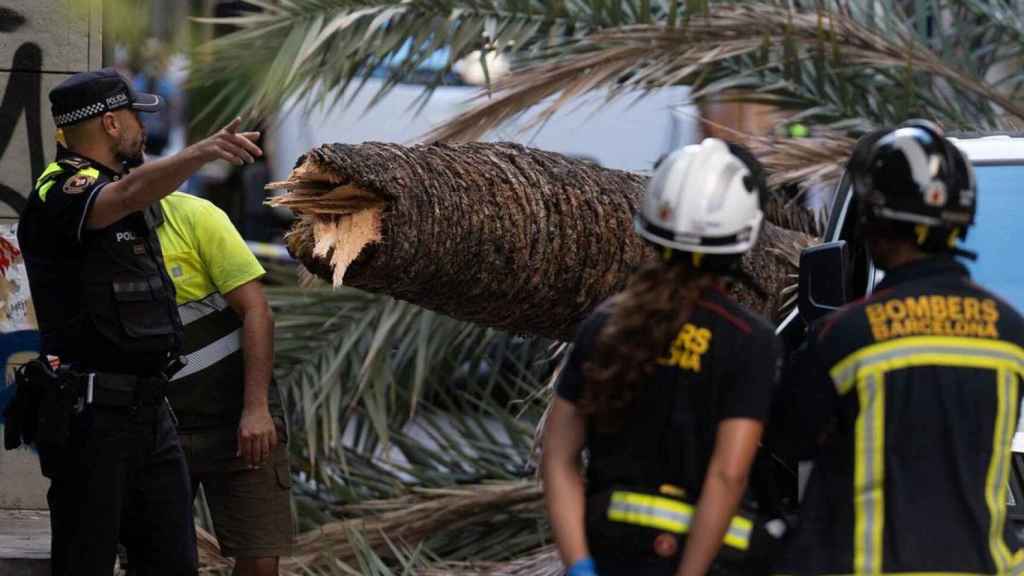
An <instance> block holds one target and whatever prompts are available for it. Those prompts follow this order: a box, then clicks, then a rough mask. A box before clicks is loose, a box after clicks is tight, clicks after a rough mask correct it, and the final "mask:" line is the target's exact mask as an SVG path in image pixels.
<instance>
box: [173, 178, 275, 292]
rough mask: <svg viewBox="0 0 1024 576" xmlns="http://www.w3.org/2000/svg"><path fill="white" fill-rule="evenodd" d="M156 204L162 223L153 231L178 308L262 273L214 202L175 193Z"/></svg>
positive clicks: (239, 284)
mask: <svg viewBox="0 0 1024 576" xmlns="http://www.w3.org/2000/svg"><path fill="white" fill-rule="evenodd" d="M160 207H161V208H163V213H164V223H163V224H162V225H161V226H159V227H158V228H157V235H158V237H159V238H160V247H161V249H163V253H164V263H165V264H166V266H167V274H168V275H169V276H170V277H171V280H172V281H173V282H174V287H175V289H176V290H177V300H178V305H179V306H180V305H182V304H185V303H188V302H195V301H198V300H203V299H204V298H206V297H208V296H210V295H211V294H214V293H220V294H227V293H228V292H231V291H232V290H234V289H235V288H238V287H239V286H241V285H242V284H245V283H246V282H250V281H252V280H256V279H258V278H260V277H262V276H263V275H264V274H265V273H266V271H265V270H264V269H263V266H261V265H260V263H259V261H258V260H256V256H254V255H253V253H252V251H251V250H249V247H248V246H247V245H246V243H245V240H243V239H242V236H241V235H240V234H239V233H238V230H236V229H235V226H234V224H232V223H231V220H230V219H229V218H228V216H227V214H225V213H224V211H223V210H221V209H220V208H217V207H216V206H215V205H214V204H213V203H212V202H210V201H208V200H204V199H202V198H198V197H196V196H192V195H190V194H185V193H184V192H174V193H172V194H171V195H170V196H166V197H165V198H164V199H163V200H161V201H160Z"/></svg>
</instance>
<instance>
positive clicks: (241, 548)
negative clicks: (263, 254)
mask: <svg viewBox="0 0 1024 576" xmlns="http://www.w3.org/2000/svg"><path fill="white" fill-rule="evenodd" d="M160 207H161V211H162V212H163V215H164V222H163V224H161V225H160V227H159V228H157V235H158V237H159V239H160V246H161V248H162V249H163V254H164V262H165V263H166V268H167V271H168V273H169V274H170V276H171V279H172V281H173V282H174V285H175V289H176V294H177V303H178V310H179V312H180V315H181V319H182V323H183V325H184V336H185V338H184V350H183V353H184V354H185V355H186V356H187V358H188V362H187V364H186V365H185V367H184V368H183V369H182V370H180V371H179V372H178V373H177V374H175V375H174V376H173V377H172V378H171V382H170V384H169V388H168V399H169V400H170V402H171V405H172V407H173V408H174V412H175V414H176V415H177V418H178V432H179V436H180V439H181V446H182V449H183V450H184V452H185V459H186V461H187V462H188V465H189V475H190V477H191V480H192V488H193V493H195V492H196V491H197V489H198V487H199V485H200V484H201V485H202V486H203V493H204V494H205V495H206V503H207V505H208V507H209V509H210V515H211V517H212V520H213V525H214V528H215V530H216V532H217V541H218V543H219V544H220V547H221V551H222V552H223V553H224V554H225V555H226V556H232V557H236V558H252V557H275V556H276V557H281V556H289V555H290V554H291V545H292V539H293V536H294V532H295V527H294V522H293V520H292V513H291V500H290V493H291V475H290V471H289V467H288V447H287V442H288V435H287V429H286V426H285V419H284V410H283V408H282V404H281V396H280V392H279V390H278V388H277V384H276V382H274V381H273V380H272V381H271V383H270V387H269V389H268V391H267V398H268V408H269V410H270V415H271V417H272V418H273V420H274V423H275V425H276V427H277V437H278V445H277V446H276V447H275V448H274V449H273V451H272V452H271V454H270V458H269V461H268V462H267V463H266V464H265V465H263V466H260V467H259V468H258V469H256V470H249V469H248V466H247V465H246V464H245V462H243V460H242V458H241V457H240V456H238V455H237V454H238V424H239V419H240V418H241V412H242V405H243V400H244V392H245V362H244V358H243V355H242V320H241V319H240V318H239V317H238V315H237V314H236V313H235V311H234V310H233V309H232V308H231V306H230V305H229V304H228V301H227V300H226V299H225V298H224V294H227V293H229V292H231V291H232V290H234V289H236V288H238V287H239V286H242V285H243V284H246V283H248V282H252V281H254V280H258V279H259V278H260V277H262V276H263V275H264V274H265V272H264V270H263V267H262V266H260V263H259V262H258V261H257V260H256V257H255V256H253V254H252V251H250V250H249V247H248V246H247V245H246V243H245V241H244V240H243V239H242V237H241V236H240V235H239V234H238V231H237V230H236V229H235V227H234V225H233V224H232V223H231V220H229V219H228V217H227V215H226V214H225V213H224V212H223V211H222V210H220V209H219V208H217V207H216V206H214V205H213V204H212V203H211V202H209V201H207V200H204V199H201V198H197V197H195V196H191V195H188V194H183V193H181V192H174V193H173V194H171V195H169V196H166V197H164V198H163V199H162V200H161V201H160Z"/></svg>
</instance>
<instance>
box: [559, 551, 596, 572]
mask: <svg viewBox="0 0 1024 576" xmlns="http://www.w3.org/2000/svg"><path fill="white" fill-rule="evenodd" d="M565 576H597V568H596V567H595V566H594V559H593V558H591V557H590V556H587V557H586V558H581V559H580V560H577V561H576V563H575V564H573V565H572V566H569V571H568V572H566V573H565Z"/></svg>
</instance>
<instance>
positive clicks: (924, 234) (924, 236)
mask: <svg viewBox="0 0 1024 576" xmlns="http://www.w3.org/2000/svg"><path fill="white" fill-rule="evenodd" d="M929 230H930V228H929V227H928V226H926V225H925V224H918V225H916V226H914V233H915V234H916V235H917V245H918V246H924V243H925V242H927V241H928V231H929Z"/></svg>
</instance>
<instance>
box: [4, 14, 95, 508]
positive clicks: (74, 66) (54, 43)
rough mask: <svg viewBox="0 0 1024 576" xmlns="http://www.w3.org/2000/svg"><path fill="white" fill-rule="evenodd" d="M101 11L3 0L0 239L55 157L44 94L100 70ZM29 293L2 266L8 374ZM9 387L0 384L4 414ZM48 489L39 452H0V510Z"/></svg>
mask: <svg viewBox="0 0 1024 576" xmlns="http://www.w3.org/2000/svg"><path fill="white" fill-rule="evenodd" d="M73 5H74V9H73ZM101 10H102V6H101V4H100V2H99V1H95V2H92V3H91V6H90V5H89V3H87V2H84V1H82V0H0V93H2V94H3V98H2V100H0V239H11V238H12V237H13V236H12V233H13V224H14V223H15V222H16V217H17V214H18V213H19V212H20V211H21V209H22V207H23V206H24V202H25V197H26V196H27V195H28V192H29V191H30V190H31V188H32V182H33V181H34V180H35V178H36V177H37V176H38V175H39V174H40V173H41V172H42V170H43V168H44V167H45V166H46V164H47V163H49V162H50V160H51V159H52V158H53V155H54V152H55V148H56V144H55V140H54V132H55V128H54V126H53V119H52V117H51V115H50V103H49V100H48V98H47V94H48V93H49V91H50V89H51V88H53V87H54V86H56V85H57V84H59V83H60V82H61V81H62V80H64V79H65V78H67V77H68V76H69V75H71V74H73V73H75V72H79V71H83V70H89V69H93V68H99V67H100V66H101V54H102V52H101V48H102V38H101V17H100V16H101V14H102V12H101ZM27 290H28V288H27V286H25V282H24V276H23V263H21V261H20V258H16V259H14V260H13V261H12V262H11V263H10V264H9V265H8V266H3V265H2V264H0V362H2V363H3V365H4V366H5V367H6V368H7V370H6V372H7V374H8V376H9V374H10V368H11V366H12V365H13V364H16V363H18V362H21V361H22V360H23V359H24V358H25V357H26V356H28V357H31V355H32V352H33V350H32V349H33V348H34V347H35V346H36V345H37V344H35V342H37V341H38V335H37V334H36V333H35V329H34V328H35V327H34V314H32V310H31V305H30V302H28V300H27V297H26V296H27ZM5 387H6V385H5V383H4V382H0V410H2V408H3V406H4V404H5V403H6V401H7V400H8V399H9V395H10V391H9V390H5ZM47 486H48V482H46V480H45V479H44V478H42V476H40V475H39V464H38V462H37V459H36V456H35V454H33V453H32V452H31V451H28V450H19V451H15V452H6V451H3V450H0V508H45V507H46V499H45V492H46V487H47Z"/></svg>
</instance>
